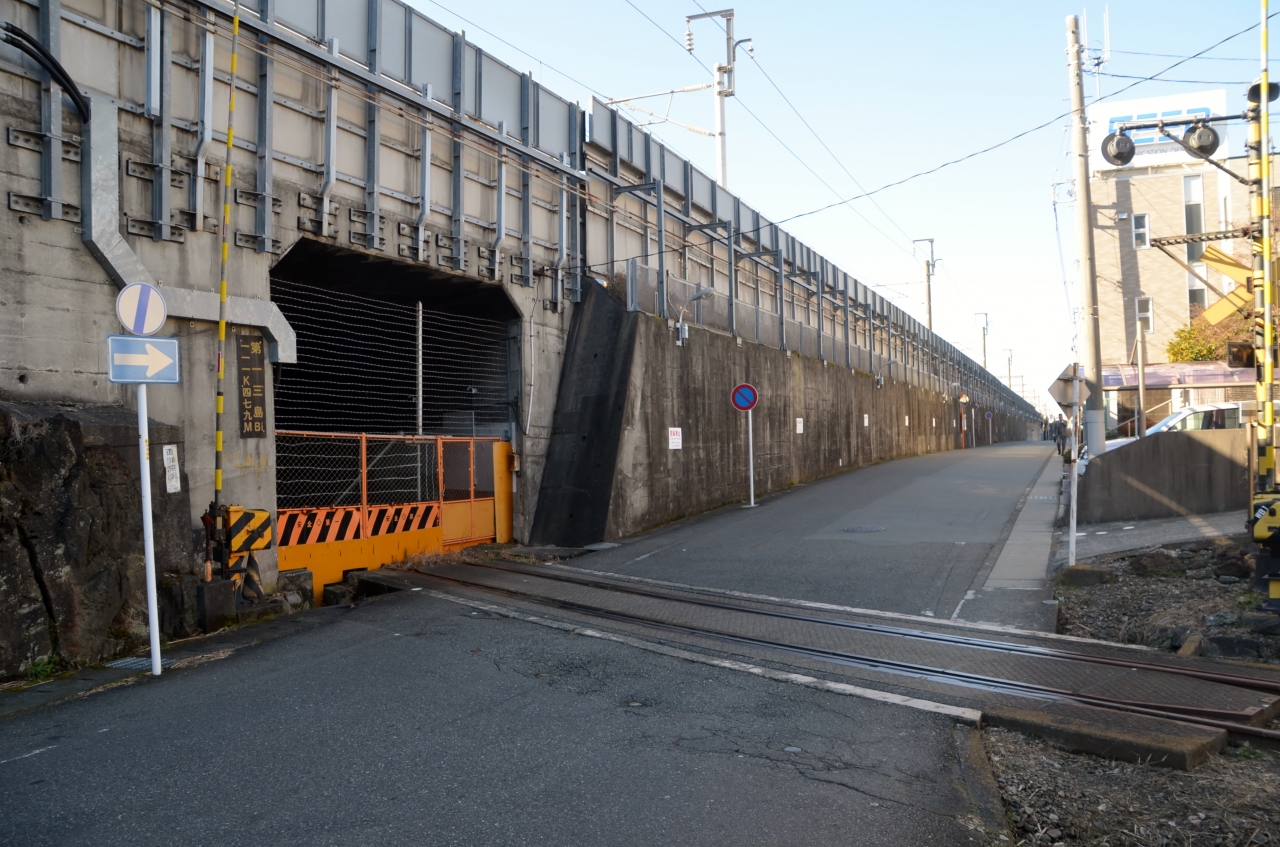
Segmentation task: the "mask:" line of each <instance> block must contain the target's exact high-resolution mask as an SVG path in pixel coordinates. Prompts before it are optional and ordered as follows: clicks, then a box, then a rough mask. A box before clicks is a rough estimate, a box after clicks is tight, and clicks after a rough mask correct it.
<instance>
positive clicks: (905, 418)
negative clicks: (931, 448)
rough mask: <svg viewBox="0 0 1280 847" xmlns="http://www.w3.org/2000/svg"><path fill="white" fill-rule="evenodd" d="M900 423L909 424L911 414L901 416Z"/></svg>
mask: <svg viewBox="0 0 1280 847" xmlns="http://www.w3.org/2000/svg"><path fill="white" fill-rule="evenodd" d="M902 425H903V426H911V416H910V415H905V416H903V418H902Z"/></svg>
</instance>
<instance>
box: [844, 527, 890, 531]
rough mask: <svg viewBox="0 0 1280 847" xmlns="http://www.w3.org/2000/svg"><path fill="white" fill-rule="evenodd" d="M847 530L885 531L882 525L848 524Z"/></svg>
mask: <svg viewBox="0 0 1280 847" xmlns="http://www.w3.org/2000/svg"><path fill="white" fill-rule="evenodd" d="M844 531H845V532H884V527H882V526H846V527H845V528H844Z"/></svg>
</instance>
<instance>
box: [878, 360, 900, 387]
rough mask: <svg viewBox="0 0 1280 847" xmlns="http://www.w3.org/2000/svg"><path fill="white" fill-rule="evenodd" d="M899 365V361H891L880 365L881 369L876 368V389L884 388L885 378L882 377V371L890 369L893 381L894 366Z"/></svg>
mask: <svg viewBox="0 0 1280 847" xmlns="http://www.w3.org/2000/svg"><path fill="white" fill-rule="evenodd" d="M897 363H898V360H897V359H890V360H889V361H887V362H882V363H881V364H880V367H878V368H876V388H884V377H882V376H880V371H882V370H884V369H885V368H889V369H890V370H889V377H890V379H892V378H893V366H894V365H896V364H897Z"/></svg>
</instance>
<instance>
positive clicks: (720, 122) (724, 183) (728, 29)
mask: <svg viewBox="0 0 1280 847" xmlns="http://www.w3.org/2000/svg"><path fill="white" fill-rule="evenodd" d="M702 18H724V45H725V59H724V64H723V65H716V132H715V138H716V184H717V185H719V186H720V187H721V188H728V187H729V161H728V147H727V144H726V141H725V124H724V104H725V101H726V100H727V99H728V98H730V97H732V96H733V95H734V88H735V83H736V81H737V80H736V77H735V74H734V57H735V56H736V54H737V52H738V47H739V46H741V45H743V44H745V45H747V55H748V56H755V48H754V47H753V46H752V44H751V39H750V38H743V39H742V40H740V41H734V40H733V9H721V10H720V11H718V12H703V13H702V14H700V15H688V16H687V17H685V19H684V46H685V49H687V50H688V51H689V52H690V53H692V52H693V30H692V29H691V28H690V26H689V25H690V24H691V23H692V22H693V21H697V20H701V19H702Z"/></svg>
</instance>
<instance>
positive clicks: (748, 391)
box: [729, 382, 760, 509]
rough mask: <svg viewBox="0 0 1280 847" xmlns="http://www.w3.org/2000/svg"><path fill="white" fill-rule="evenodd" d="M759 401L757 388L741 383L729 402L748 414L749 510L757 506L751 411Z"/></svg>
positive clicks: (730, 396) (734, 390) (730, 394)
mask: <svg viewBox="0 0 1280 847" xmlns="http://www.w3.org/2000/svg"><path fill="white" fill-rule="evenodd" d="M759 401H760V392H758V391H756V387H755V386H754V385H751V384H750V383H746V382H743V383H740V384H738V385H736V386H734V388H733V391H732V392H730V393H729V402H730V403H732V404H733V408H735V409H737V410H738V411H739V412H746V413H747V480H748V490H749V491H750V495H749V497H750V499H749V500H748V502H747V505H746V508H748V509H752V508H755V505H756V448H755V438H754V434H753V432H752V428H751V410H752V409H754V408H755V407H756V403H758V402H759Z"/></svg>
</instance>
